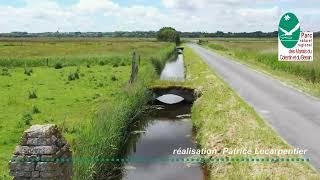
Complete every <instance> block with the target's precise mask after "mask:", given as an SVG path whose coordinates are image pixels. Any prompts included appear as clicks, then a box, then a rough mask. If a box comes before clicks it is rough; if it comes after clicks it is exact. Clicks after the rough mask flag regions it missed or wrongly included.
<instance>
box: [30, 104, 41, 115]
mask: <svg viewBox="0 0 320 180" xmlns="http://www.w3.org/2000/svg"><path fill="white" fill-rule="evenodd" d="M38 113H41V111H40V110H39V108H38V107H37V106H32V114H38Z"/></svg>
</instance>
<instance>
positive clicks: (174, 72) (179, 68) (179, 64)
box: [160, 54, 184, 81]
mask: <svg viewBox="0 0 320 180" xmlns="http://www.w3.org/2000/svg"><path fill="white" fill-rule="evenodd" d="M160 79H161V80H175V81H183V80H184V63H183V55H182V54H179V55H178V58H177V60H176V61H172V62H168V63H166V65H165V67H164V69H163V70H162V72H161V75H160Z"/></svg>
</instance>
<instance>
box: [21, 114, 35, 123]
mask: <svg viewBox="0 0 320 180" xmlns="http://www.w3.org/2000/svg"><path fill="white" fill-rule="evenodd" d="M21 120H22V121H23V123H24V124H25V125H28V126H29V125H31V121H32V120H33V118H32V115H31V114H30V113H25V114H23V115H22V118H21Z"/></svg>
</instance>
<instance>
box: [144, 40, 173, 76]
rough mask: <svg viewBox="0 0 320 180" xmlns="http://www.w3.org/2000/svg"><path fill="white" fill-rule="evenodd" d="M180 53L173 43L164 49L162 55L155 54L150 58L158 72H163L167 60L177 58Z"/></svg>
mask: <svg viewBox="0 0 320 180" xmlns="http://www.w3.org/2000/svg"><path fill="white" fill-rule="evenodd" d="M177 56H178V54H177V52H176V46H174V45H172V46H169V47H167V48H165V49H163V50H162V52H161V54H160V56H153V57H151V58H150V62H151V64H152V65H153V67H154V69H155V71H156V73H157V74H158V75H160V74H161V71H162V69H163V68H164V66H165V64H166V62H167V61H171V60H175V59H176V58H177Z"/></svg>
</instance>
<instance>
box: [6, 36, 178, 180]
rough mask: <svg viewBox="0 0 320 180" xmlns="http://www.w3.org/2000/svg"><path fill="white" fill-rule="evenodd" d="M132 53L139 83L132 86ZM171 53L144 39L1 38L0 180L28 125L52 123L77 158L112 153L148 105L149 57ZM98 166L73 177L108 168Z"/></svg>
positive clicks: (80, 166)
mask: <svg viewBox="0 0 320 180" xmlns="http://www.w3.org/2000/svg"><path fill="white" fill-rule="evenodd" d="M134 50H135V51H136V52H137V53H138V54H139V55H140V57H141V65H140V69H139V75H138V77H139V78H138V79H139V80H138V81H137V82H136V83H134V84H132V85H129V84H128V81H129V77H130V71H131V66H130V65H131V54H132V52H133V51H134ZM174 50H175V45H173V44H170V43H161V42H155V41H152V40H145V39H117V40H115V39H107V38H103V39H94V38H92V39H85V38H83V39H81V38H79V39H41V38H31V39H19V38H16V39H0V96H1V101H0V106H1V108H0V179H10V177H9V175H8V174H9V172H8V162H9V160H10V158H11V155H12V153H13V151H14V148H15V146H16V145H17V144H18V143H19V140H20V137H21V135H22V133H23V131H24V130H26V129H27V128H28V127H29V126H31V125H32V124H46V123H53V124H57V125H58V126H59V127H60V128H61V129H62V131H63V133H64V135H65V137H66V138H67V140H68V142H69V143H70V144H71V145H72V150H73V152H74V155H76V156H90V157H97V156H98V155H101V154H103V153H104V154H103V155H106V154H108V155H110V156H116V155H117V152H118V150H119V148H120V147H121V144H123V140H124V138H125V133H126V129H127V128H128V126H129V125H130V123H131V121H132V117H134V116H135V115H136V114H137V113H138V112H139V111H141V109H142V108H143V105H144V104H146V102H147V100H148V99H147V98H148V96H147V94H146V93H147V91H146V87H145V86H146V82H147V81H150V80H152V79H153V78H155V77H157V74H156V71H155V70H154V67H153V66H152V63H151V59H152V61H159V62H161V61H165V60H166V59H167V58H169V57H170V56H171V55H173V54H172V52H174ZM107 129H108V130H107ZM98 166H99V165H95V164H83V163H82V164H76V165H75V167H74V169H75V170H74V171H75V175H76V177H77V179H85V178H89V177H91V178H94V177H97V176H99V175H97V173H98V172H99V170H101V169H102V168H103V169H104V170H106V169H107V168H112V167H98ZM99 168H100V169H99ZM84 169H85V171H83V170H84Z"/></svg>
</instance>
